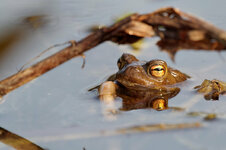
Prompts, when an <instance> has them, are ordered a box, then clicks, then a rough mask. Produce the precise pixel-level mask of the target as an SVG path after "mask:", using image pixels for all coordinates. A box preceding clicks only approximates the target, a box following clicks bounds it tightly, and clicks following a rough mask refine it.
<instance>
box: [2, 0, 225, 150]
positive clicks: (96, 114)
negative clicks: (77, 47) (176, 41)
mask: <svg viewBox="0 0 226 150" xmlns="http://www.w3.org/2000/svg"><path fill="white" fill-rule="evenodd" d="M225 5H226V1H224V0H216V1H211V0H205V1H203V0H190V1H185V0H140V1H135V0H132V1H131V0H124V1H120V0H115V1H110V0H93V1H91V0H74V1H71V0H64V1H60V0H29V1H28V0H21V1H20V2H12V1H8V0H7V1H6V0H2V1H1V5H0V14H2V15H1V17H0V29H1V30H0V31H1V36H2V35H5V34H7V33H8V32H9V31H12V30H13V29H14V28H16V27H18V26H22V25H23V23H21V19H23V18H24V17H27V16H31V15H44V16H45V19H46V22H47V23H46V24H45V26H43V27H41V28H38V29H31V28H29V29H26V31H24V32H25V33H23V34H22V36H20V37H21V38H20V39H19V40H18V41H17V42H15V43H14V44H13V45H11V46H10V47H9V48H8V49H7V51H4V52H1V54H0V62H1V63H0V69H1V73H0V79H4V78H6V77H7V76H9V75H12V74H14V73H16V72H17V70H18V68H20V67H21V66H22V65H23V64H24V63H26V62H27V61H28V60H30V59H31V58H33V57H34V56H36V55H37V54H39V53H41V52H42V51H43V50H45V49H46V48H48V47H49V46H51V45H54V44H57V43H63V42H65V41H69V40H80V39H82V38H84V37H85V36H87V35H88V34H89V33H88V32H87V29H88V28H89V27H90V26H91V25H96V24H101V25H110V24H112V23H113V22H114V18H116V17H118V16H120V15H122V14H125V13H131V12H138V13H149V12H152V11H154V10H156V9H158V8H161V7H166V6H173V7H177V8H180V9H181V10H182V11H185V12H189V13H192V14H195V15H196V16H199V17H201V18H204V19H205V20H207V21H209V22H211V23H213V24H214V25H216V26H217V27H220V28H222V29H225V25H226V13H225ZM216 8H217V9H216ZM21 30H22V29H21ZM156 41H158V38H153V39H145V46H144V48H143V49H142V50H141V51H139V52H138V51H132V50H131V48H130V47H128V46H125V45H120V46H119V45H117V44H114V43H111V42H105V43H103V44H101V45H99V46H97V47H95V48H93V49H92V50H90V51H88V52H86V53H85V55H86V65H85V68H84V69H81V65H82V58H79V57H77V58H74V59H72V60H70V61H68V62H66V63H64V64H62V65H61V66H59V67H57V68H55V69H53V70H51V71H49V72H48V73H46V74H44V75H43V76H41V77H39V78H37V79H35V80H33V81H32V82H30V83H28V84H26V85H24V86H22V87H20V88H18V89H16V90H14V91H13V92H11V93H10V94H8V95H7V96H5V97H4V98H3V100H2V103H1V105H0V126H1V127H3V128H5V129H7V130H9V131H11V132H13V133H16V134H18V135H20V136H22V137H25V138H27V139H29V140H31V141H32V142H34V143H36V144H38V145H39V146H41V147H43V148H47V149H50V150H62V149H66V150H70V149H71V150H72V149H81V150H82V149H83V148H85V149H87V150H89V149H106V150H107V149H108V150H124V149H130V150H135V149H140V150H146V149H150V148H151V149H157V148H158V149H166V148H167V149H175V150H181V149H184V150H190V149H198V150H201V149H209V150H212V149H216V148H217V149H218V150H223V149H225V147H226V143H225V142H224V139H225V137H226V136H225V135H226V127H225V124H224V123H225V121H226V120H225V118H226V112H225V105H226V97H225V96H220V100H219V101H206V100H204V98H203V96H202V95H198V94H197V93H195V92H194V90H193V87H194V86H196V85H198V84H200V83H201V82H202V81H203V80H204V79H210V80H212V79H215V78H216V79H219V80H223V81H226V69H225V63H226V61H225V60H226V53H225V52H221V53H218V52H207V51H193V50H186V51H180V52H178V53H177V54H176V58H175V63H174V62H172V61H171V60H170V58H169V56H168V54H167V53H165V52H162V51H159V49H158V47H157V46H156V45H155V43H156ZM59 49H60V48H58V50H59ZM56 51H57V50H52V51H51V52H50V53H47V54H45V56H47V55H50V54H52V53H54V52H56ZM123 52H130V53H133V54H134V55H136V57H138V58H139V59H141V60H151V59H156V58H158V59H163V60H165V61H166V62H167V63H168V65H169V66H171V67H173V68H177V69H179V70H181V71H182V72H185V73H187V74H189V75H190V76H191V77H192V78H191V79H189V80H188V81H186V82H185V83H183V84H182V85H181V92H180V93H179V94H178V95H177V96H176V97H174V98H172V99H170V100H169V106H174V107H182V108H185V110H184V111H172V110H165V111H155V110H153V109H139V110H133V111H128V112H121V113H120V114H117V115H116V117H115V118H114V119H113V120H109V119H108V118H106V117H105V116H104V115H103V114H102V108H101V107H102V106H101V104H100V102H99V101H98V100H97V98H96V96H97V95H96V93H94V92H88V91H87V90H88V89H89V88H90V87H92V86H94V85H96V84H98V83H101V82H102V81H103V80H104V79H106V77H107V76H109V75H111V74H112V73H114V72H116V71H117V65H116V64H117V63H116V62H117V59H118V58H119V57H120V56H121V54H122V53H123ZM45 56H42V58H44V57H45ZM42 58H40V59H39V60H41V59H42ZM121 105H122V104H121V100H120V99H118V100H116V106H117V107H118V108H120V107H121ZM193 111H203V112H208V113H217V114H219V118H218V119H217V120H215V121H210V122H208V121H204V120H203V117H191V116H188V115H187V113H189V112H193ZM192 122H201V123H202V124H203V125H204V127H202V128H197V129H185V130H176V131H161V132H151V133H139V134H129V135H124V134H122V135H117V136H101V134H100V133H101V131H103V130H104V131H107V130H116V129H118V128H121V127H131V126H137V125H146V124H159V123H172V124H175V123H192ZM94 133H97V134H99V135H96V136H92V134H94ZM89 135H90V136H89ZM0 149H2V150H5V149H6V150H7V149H11V148H10V147H8V146H6V145H4V144H3V143H1V144H0Z"/></svg>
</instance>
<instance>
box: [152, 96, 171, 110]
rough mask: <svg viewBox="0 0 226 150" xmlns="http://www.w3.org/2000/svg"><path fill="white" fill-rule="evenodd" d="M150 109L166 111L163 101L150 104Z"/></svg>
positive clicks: (158, 100)
mask: <svg viewBox="0 0 226 150" xmlns="http://www.w3.org/2000/svg"><path fill="white" fill-rule="evenodd" d="M152 108H153V109H155V110H158V111H160V110H164V109H167V103H166V101H165V100H164V99H161V98H160V99H156V100H154V101H153V102H152Z"/></svg>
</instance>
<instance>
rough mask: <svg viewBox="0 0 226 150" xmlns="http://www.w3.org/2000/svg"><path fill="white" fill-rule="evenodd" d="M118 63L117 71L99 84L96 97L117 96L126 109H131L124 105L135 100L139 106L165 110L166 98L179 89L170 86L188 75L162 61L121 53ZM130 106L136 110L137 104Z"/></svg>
mask: <svg viewBox="0 0 226 150" xmlns="http://www.w3.org/2000/svg"><path fill="white" fill-rule="evenodd" d="M117 64H118V68H119V71H118V72H117V73H116V74H114V75H112V76H111V77H110V78H109V79H108V81H106V82H104V83H102V84H101V86H100V87H99V96H100V99H102V100H112V99H114V98H115V97H116V96H119V97H121V98H122V99H123V107H124V108H125V109H130V108H131V107H129V108H128V107H127V106H128V105H130V102H133V103H134V101H135V102H139V103H138V105H139V106H138V107H140V106H142V108H143V107H145V106H147V107H154V108H155V109H157V110H162V109H165V108H166V107H167V103H168V98H171V97H174V96H175V95H177V94H178V93H179V91H180V89H179V88H177V87H172V86H171V85H173V84H176V83H179V82H182V81H185V80H186V79H187V78H189V76H188V75H186V74H184V73H182V72H180V71H178V70H176V69H173V68H171V67H168V66H167V64H166V62H165V61H163V60H151V61H147V62H146V61H139V60H138V59H137V58H136V57H135V56H133V55H131V54H123V55H122V56H121V57H120V58H119V60H118V63H117ZM141 103H142V104H141ZM124 104H127V105H124ZM150 104H151V105H150ZM133 106H134V107H132V109H135V108H136V107H135V106H136V105H134V104H133Z"/></svg>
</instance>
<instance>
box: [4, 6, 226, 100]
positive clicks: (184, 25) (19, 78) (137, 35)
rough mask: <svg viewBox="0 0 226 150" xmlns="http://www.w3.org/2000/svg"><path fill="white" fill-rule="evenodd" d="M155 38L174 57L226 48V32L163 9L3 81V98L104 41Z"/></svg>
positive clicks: (101, 32) (135, 16)
mask: <svg viewBox="0 0 226 150" xmlns="http://www.w3.org/2000/svg"><path fill="white" fill-rule="evenodd" d="M194 31H195V32H194ZM194 33H195V34H194ZM197 35H198V38H197ZM152 36H159V37H160V38H161V40H160V41H159V42H158V45H159V46H160V47H161V48H163V49H165V50H167V51H168V52H169V53H170V54H171V56H172V58H173V56H174V54H175V53H176V51H178V50H179V49H183V48H192V49H203V48H204V49H210V50H211V49H217V50H219V49H225V48H226V32H225V31H223V30H221V29H218V28H216V27H214V26H213V25H211V24H209V23H207V22H205V21H203V20H201V19H198V18H196V17H194V16H191V15H189V14H186V13H184V12H181V11H179V10H178V9H174V8H162V9H159V10H157V11H155V12H153V13H149V14H144V15H138V14H133V15H131V16H130V17H127V18H125V19H123V20H121V21H120V22H118V23H115V24H113V25H112V26H110V27H104V28H102V29H100V30H98V31H96V32H94V33H92V34H90V35H89V36H88V37H86V38H84V39H83V40H81V41H79V42H78V43H75V42H71V43H72V44H71V45H70V46H68V47H66V48H64V49H63V50H61V51H59V52H57V53H56V54H54V55H52V56H50V57H48V58H46V59H44V60H42V61H40V62H38V63H37V64H35V65H33V66H31V67H29V68H27V69H24V70H22V71H20V72H18V73H16V74H14V75H12V76H10V77H8V78H6V79H4V80H2V81H0V96H4V95H6V94H7V93H9V92H10V91H12V90H14V89H15V88H17V87H19V86H21V85H23V84H25V83H27V82H29V81H31V80H33V79H34V78H36V77H38V76H40V75H42V74H44V73H45V72H47V71H49V70H51V69H53V68H55V67H57V66H58V65H60V64H62V63H64V62H66V61H68V60H70V59H71V58H73V57H76V56H80V55H82V54H83V53H84V52H85V51H87V50H89V49H91V48H93V47H95V46H97V45H99V44H100V43H102V42H104V41H109V40H110V41H113V42H116V43H118V44H126V43H133V42H136V41H137V40H139V39H141V38H144V37H152ZM172 43H173V44H175V43H177V45H176V44H175V45H172ZM191 43H192V45H190V44H191ZM180 44H181V45H180ZM200 45H201V46H200Z"/></svg>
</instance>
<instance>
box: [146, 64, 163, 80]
mask: <svg viewBox="0 0 226 150" xmlns="http://www.w3.org/2000/svg"><path fill="white" fill-rule="evenodd" d="M165 72H166V71H165V67H164V66H163V65H154V66H151V68H150V69H149V73H150V74H151V75H153V76H154V77H157V78H160V77H163V76H164V75H165Z"/></svg>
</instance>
